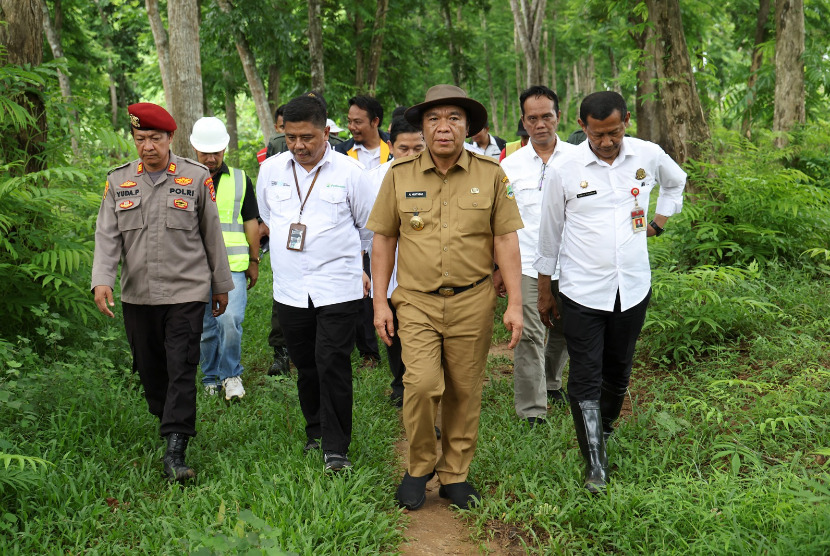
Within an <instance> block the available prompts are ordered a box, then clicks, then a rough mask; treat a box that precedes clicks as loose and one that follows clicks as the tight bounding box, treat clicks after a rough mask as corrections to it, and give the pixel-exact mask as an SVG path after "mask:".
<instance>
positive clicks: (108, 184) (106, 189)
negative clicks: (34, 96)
mask: <svg viewBox="0 0 830 556" xmlns="http://www.w3.org/2000/svg"><path fill="white" fill-rule="evenodd" d="M109 190H110V182H107V186H106V187H105V188H104V197H103V198H102V199H101V200H102V201H103V200H105V199H106V198H107V193H109Z"/></svg>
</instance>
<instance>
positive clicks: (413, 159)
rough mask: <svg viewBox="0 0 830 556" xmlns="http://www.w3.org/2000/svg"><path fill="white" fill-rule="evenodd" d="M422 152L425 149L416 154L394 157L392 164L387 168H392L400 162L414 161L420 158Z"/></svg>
mask: <svg viewBox="0 0 830 556" xmlns="http://www.w3.org/2000/svg"><path fill="white" fill-rule="evenodd" d="M424 152H425V151H421V152H419V153H418V154H413V155H409V156H405V157H403V158H396V159H395V160H393V161H392V166H390V167H389V168H390V169H391V168H394V167H395V166H400V165H401V164H408V163H410V162H415V161H416V160H418V159H419V158H421V154H423V153H424Z"/></svg>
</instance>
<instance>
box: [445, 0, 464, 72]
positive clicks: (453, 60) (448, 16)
mask: <svg viewBox="0 0 830 556" xmlns="http://www.w3.org/2000/svg"><path fill="white" fill-rule="evenodd" d="M440 9H441V16H442V17H443V19H444V28H445V29H446V30H447V48H448V49H449V52H450V69H451V71H452V81H453V83H454V84H455V86H456V87H460V86H461V63H460V62H461V60H460V56H459V55H458V52H457V49H456V46H455V41H454V40H453V37H455V31H453V24H452V13H451V12H450V4H449V0H442V1H441V6H440Z"/></svg>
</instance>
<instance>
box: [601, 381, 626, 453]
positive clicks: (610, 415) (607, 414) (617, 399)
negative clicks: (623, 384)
mask: <svg viewBox="0 0 830 556" xmlns="http://www.w3.org/2000/svg"><path fill="white" fill-rule="evenodd" d="M627 391H628V389H627V388H622V389H620V388H616V387H613V386H611V385H609V384H606V383H605V382H603V383H602V393H601V394H600V397H599V412H600V413H601V414H602V434H603V436H605V443H606V444H607V443H608V439H609V438H611V435H612V434H614V421H616V420H617V418H618V417H619V416H620V410H621V409H622V406H623V402H624V401H625V393H626V392H627Z"/></svg>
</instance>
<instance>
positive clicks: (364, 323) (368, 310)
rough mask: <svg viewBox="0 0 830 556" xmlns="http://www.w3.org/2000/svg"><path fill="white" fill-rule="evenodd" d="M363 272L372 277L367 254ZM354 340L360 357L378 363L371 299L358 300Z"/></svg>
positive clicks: (378, 353) (378, 354) (378, 355)
mask: <svg viewBox="0 0 830 556" xmlns="http://www.w3.org/2000/svg"><path fill="white" fill-rule="evenodd" d="M363 271H364V272H366V274H367V275H368V276H369V278H371V277H372V270H371V263H370V262H369V255H368V254H364V255H363ZM354 339H355V343H356V344H357V351H359V352H360V356H361V357H371V358H372V359H375V360H378V361H380V350H378V338H377V336H375V308H374V307H373V306H372V298H371V297H364V298H363V299H361V300H360V314H359V316H358V319H357V324H356V325H355V328H354Z"/></svg>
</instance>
